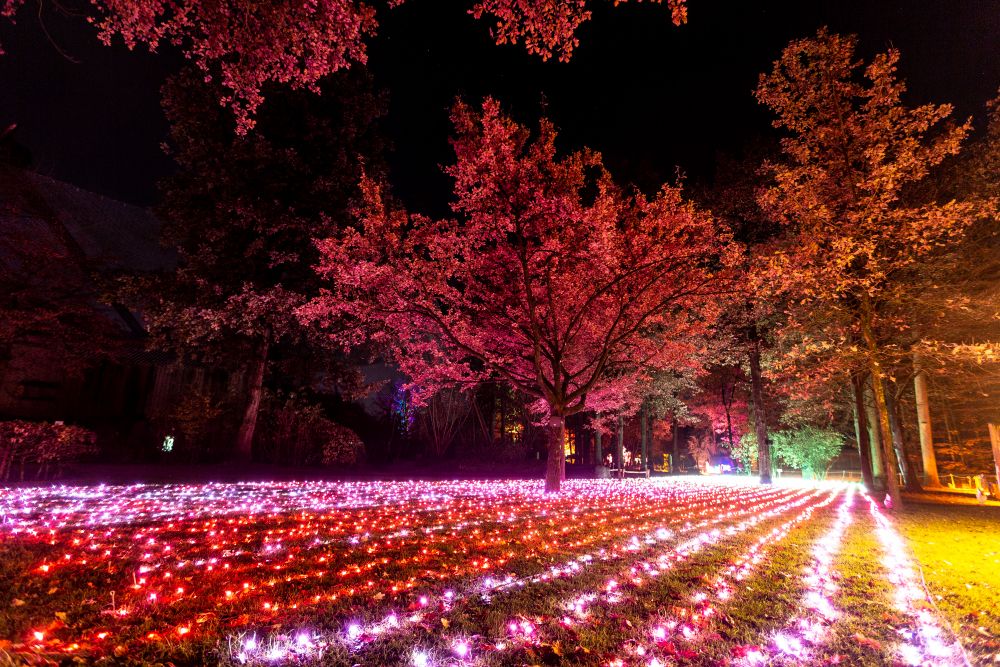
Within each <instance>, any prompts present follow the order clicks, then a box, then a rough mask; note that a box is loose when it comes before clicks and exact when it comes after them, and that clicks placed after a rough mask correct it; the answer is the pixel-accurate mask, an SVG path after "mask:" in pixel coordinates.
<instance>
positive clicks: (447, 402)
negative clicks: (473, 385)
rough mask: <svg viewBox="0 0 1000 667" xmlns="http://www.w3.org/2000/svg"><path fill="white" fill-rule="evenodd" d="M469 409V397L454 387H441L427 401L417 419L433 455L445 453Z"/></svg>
mask: <svg viewBox="0 0 1000 667" xmlns="http://www.w3.org/2000/svg"><path fill="white" fill-rule="evenodd" d="M471 410H472V402H471V401H470V400H469V397H468V396H467V395H466V394H464V393H463V392H461V391H458V390H456V389H442V390H441V391H439V392H437V393H436V394H434V395H433V396H432V397H431V398H430V400H429V401H427V405H425V406H424V409H423V410H422V411H421V413H420V414H419V415H418V417H417V419H418V422H419V424H420V430H421V432H422V433H423V436H424V437H425V438H426V439H427V443H428V444H429V445H430V449H431V453H433V454H434V456H436V457H437V458H441V457H443V456H444V455H445V453H447V451H448V448H449V447H450V446H451V443H452V442H453V441H454V440H455V436H456V435H457V434H458V431H459V430H460V429H461V428H462V425H463V424H464V423H465V421H466V420H467V419H468V417H469V413H470V412H471Z"/></svg>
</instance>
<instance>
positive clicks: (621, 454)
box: [614, 415, 625, 479]
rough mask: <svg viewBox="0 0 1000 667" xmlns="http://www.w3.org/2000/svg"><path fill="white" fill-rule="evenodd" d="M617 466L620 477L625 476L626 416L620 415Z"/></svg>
mask: <svg viewBox="0 0 1000 667" xmlns="http://www.w3.org/2000/svg"><path fill="white" fill-rule="evenodd" d="M614 458H615V468H617V469H618V478H619V479H624V478H625V418H624V417H622V416H621V415H618V442H617V443H616V444H615V457H614Z"/></svg>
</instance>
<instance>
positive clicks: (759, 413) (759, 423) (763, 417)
mask: <svg viewBox="0 0 1000 667" xmlns="http://www.w3.org/2000/svg"><path fill="white" fill-rule="evenodd" d="M748 357H749V362H750V398H751V400H752V401H753V420H754V432H755V433H756V434H757V467H758V469H759V470H760V483H761V484H770V483H771V444H770V443H769V442H768V441H767V413H766V412H765V409H764V380H763V378H762V377H761V373H760V342H759V341H757V340H754V341H753V342H752V344H751V345H750V353H749V354H748ZM674 449H675V450H676V449H677V440H676V438H675V439H674Z"/></svg>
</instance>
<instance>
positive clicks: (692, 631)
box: [621, 490, 838, 664]
mask: <svg viewBox="0 0 1000 667" xmlns="http://www.w3.org/2000/svg"><path fill="white" fill-rule="evenodd" d="M817 493H818V492H817ZM837 493H838V491H837V490H831V491H829V492H827V493H826V494H825V497H823V498H821V499H819V500H818V501H815V502H814V501H813V498H814V497H815V495H816V494H813V495H812V496H809V497H807V498H802V499H799V500H798V501H796V502H793V503H789V504H788V505H787V506H783V507H778V508H775V509H773V510H770V511H769V512H766V513H764V514H762V515H761V516H759V517H754V518H752V519H749V520H747V521H744V522H742V523H741V524H738V525H737V526H731V527H729V528H727V529H726V531H724V533H725V534H727V536H733V535H737V534H739V533H742V532H745V531H747V530H748V529H749V528H751V527H753V526H755V525H757V524H758V523H760V522H761V521H764V520H765V519H769V518H773V517H777V516H780V515H782V514H783V513H784V512H786V511H788V510H789V509H798V512H796V513H795V514H793V515H792V516H791V517H789V518H787V519H785V520H784V521H783V522H782V523H780V524H779V525H777V526H775V527H773V528H772V529H771V530H770V531H768V532H767V533H766V534H764V535H763V536H761V537H760V538H758V539H757V540H756V541H754V542H753V543H752V544H750V545H749V546H748V547H747V548H746V549H745V550H744V551H742V552H741V553H739V554H737V555H736V556H734V557H733V558H732V559H731V561H730V564H729V565H728V566H726V567H725V568H724V569H723V570H722V572H721V573H719V574H718V575H716V576H715V577H714V578H713V579H712V582H711V584H710V585H709V586H708V587H707V588H705V589H700V590H696V591H694V592H693V593H692V594H691V596H690V598H689V601H690V602H689V604H690V608H682V609H680V610H678V612H677V614H676V617H674V618H669V619H660V620H659V621H657V622H656V623H654V624H653V626H652V627H651V628H650V629H649V630H648V637H649V638H650V639H651V640H652V641H651V642H650V641H649V640H646V639H641V640H638V641H633V642H630V643H629V644H627V645H625V646H624V647H623V648H622V649H621V651H622V653H624V654H630V655H633V656H636V657H637V658H638V659H640V660H641V661H645V660H647V659H648V658H647V657H648V656H649V655H651V654H654V653H657V652H658V650H659V649H662V648H664V647H666V648H667V649H669V651H668V652H674V651H676V648H675V647H674V645H673V643H672V641H674V640H679V641H684V642H691V641H694V640H696V639H697V638H698V637H699V636H700V635H701V633H702V632H703V631H704V630H706V629H707V628H708V627H709V626H710V624H711V622H712V619H713V618H714V617H715V616H717V615H718V609H717V607H716V606H715V605H716V604H724V603H725V602H726V601H728V600H729V599H730V598H731V597H732V595H733V593H734V588H735V585H736V584H737V582H741V581H744V580H745V579H747V578H748V577H749V575H750V574H751V573H752V572H753V571H754V570H755V569H756V568H757V567H758V566H759V565H760V564H761V563H762V562H763V561H764V558H765V553H766V551H767V550H768V549H769V548H770V547H771V546H772V545H774V544H776V543H778V542H780V541H781V540H783V539H784V538H785V537H786V536H787V535H788V534H789V532H790V531H791V530H792V528H794V527H795V526H797V525H799V524H801V523H804V522H806V521H808V520H809V519H811V517H812V515H813V513H814V512H815V511H816V510H818V509H821V508H823V507H826V506H827V505H829V504H831V503H832V502H833V501H834V499H835V498H836V495H837ZM698 548H699V549H700V547H698ZM687 653H688V652H687V651H683V650H682V651H681V654H682V655H686V654H687ZM758 653H759V652H757V651H756V650H753V649H751V650H748V651H746V655H744V658H745V659H746V660H747V662H748V663H751V664H753V663H754V662H756V661H757V660H758V659H759V658H763V655H762V654H760V655H758ZM653 659H655V660H659V658H657V657H655V656H654V657H653ZM644 664H645V663H644Z"/></svg>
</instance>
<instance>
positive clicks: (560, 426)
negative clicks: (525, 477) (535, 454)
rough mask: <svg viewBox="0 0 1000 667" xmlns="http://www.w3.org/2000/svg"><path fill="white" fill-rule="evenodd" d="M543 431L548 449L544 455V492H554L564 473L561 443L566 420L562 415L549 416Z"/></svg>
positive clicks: (564, 458)
mask: <svg viewBox="0 0 1000 667" xmlns="http://www.w3.org/2000/svg"><path fill="white" fill-rule="evenodd" d="M545 432H546V435H547V437H546V440H547V442H546V443H545V445H546V449H547V450H548V451H547V453H546V457H545V492H546V493H556V492H557V491H559V487H560V485H561V483H562V480H563V479H564V477H563V476H564V474H565V472H564V471H565V467H564V466H565V463H566V457H565V453H566V452H565V450H564V449H563V443H564V441H565V439H566V421H565V420H564V419H563V418H562V417H555V416H553V417H549V423H548V425H547V426H546V427H545Z"/></svg>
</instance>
